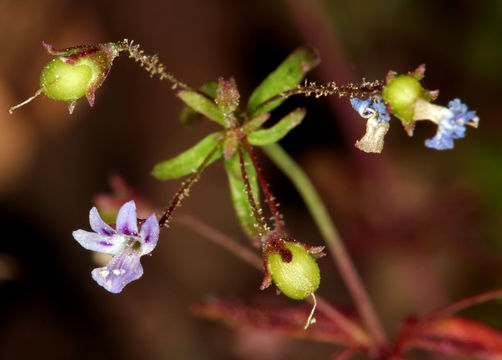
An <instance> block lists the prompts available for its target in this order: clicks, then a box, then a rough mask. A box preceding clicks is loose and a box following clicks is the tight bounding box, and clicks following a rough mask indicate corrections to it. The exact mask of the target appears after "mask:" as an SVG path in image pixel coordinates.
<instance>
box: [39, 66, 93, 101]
mask: <svg viewBox="0 0 502 360" xmlns="http://www.w3.org/2000/svg"><path fill="white" fill-rule="evenodd" d="M92 75H93V73H92V69H91V68H90V67H89V66H88V65H85V64H81V65H74V64H68V63H66V62H64V61H63V60H61V58H56V59H54V60H52V61H51V62H49V63H48V64H47V65H46V66H45V67H44V68H43V70H42V74H41V75H40V86H41V88H42V89H43V92H44V94H45V95H47V96H48V97H50V98H51V99H54V100H60V101H75V100H77V99H79V98H81V97H82V96H84V95H85V93H86V91H87V87H88V86H89V83H90V81H91V78H92Z"/></svg>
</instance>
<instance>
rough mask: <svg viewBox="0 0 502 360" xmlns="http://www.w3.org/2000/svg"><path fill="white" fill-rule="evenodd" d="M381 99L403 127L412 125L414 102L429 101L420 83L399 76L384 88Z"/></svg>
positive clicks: (409, 77) (408, 77)
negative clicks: (419, 100)
mask: <svg viewBox="0 0 502 360" xmlns="http://www.w3.org/2000/svg"><path fill="white" fill-rule="evenodd" d="M382 98H383V99H384V101H385V102H386V103H388V104H389V105H390V107H391V109H392V111H393V112H394V115H396V116H397V117H398V118H399V119H400V120H401V121H402V122H403V124H404V125H405V126H407V125H409V124H412V123H413V115H414V112H415V103H416V101H417V100H418V99H424V100H429V96H428V93H427V91H426V90H425V89H424V88H423V87H422V85H421V84H420V81H419V80H418V79H416V78H415V77H414V76H411V75H399V76H396V77H395V78H393V79H392V80H391V81H390V82H389V83H388V84H387V85H386V86H385V87H384V89H383V91H382Z"/></svg>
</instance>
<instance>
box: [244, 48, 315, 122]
mask: <svg viewBox="0 0 502 360" xmlns="http://www.w3.org/2000/svg"><path fill="white" fill-rule="evenodd" d="M317 64H319V57H318V55H317V53H316V52H315V51H314V50H312V49H310V48H306V47H301V48H298V49H296V50H295V51H294V52H293V53H292V54H291V55H289V56H288V57H287V58H286V59H285V60H284V61H283V62H282V63H281V64H280V65H279V67H277V69H275V70H274V71H273V72H272V73H270V75H268V76H267V77H266V78H265V80H263V81H262V82H261V84H260V85H258V87H257V88H256V89H255V91H254V92H253V93H252V94H251V96H250V98H249V102H248V111H249V113H250V114H251V115H252V116H256V115H259V114H263V113H266V112H270V111H271V110H273V109H275V108H276V107H277V106H279V105H280V104H281V103H282V102H283V101H284V100H283V99H278V100H277V101H273V102H271V103H269V104H266V105H264V106H261V105H262V104H264V103H265V102H266V101H267V100H269V99H271V98H272V97H274V96H276V95H278V94H280V93H282V92H284V91H287V90H291V89H293V88H294V87H295V86H296V85H297V84H299V83H300V81H301V80H302V79H303V77H304V76H305V74H306V73H307V72H309V71H310V70H312V69H313V68H314V67H315V66H316V65H317Z"/></svg>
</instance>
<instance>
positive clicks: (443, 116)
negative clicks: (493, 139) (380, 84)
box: [382, 65, 479, 150]
mask: <svg viewBox="0 0 502 360" xmlns="http://www.w3.org/2000/svg"><path fill="white" fill-rule="evenodd" d="M424 73H425V65H420V66H419V67H418V68H417V69H416V70H415V71H413V72H411V73H409V74H407V75H397V74H396V73H395V72H392V71H390V72H389V73H388V74H387V77H386V80H385V86H384V88H383V91H382V98H383V99H384V101H385V104H386V105H387V107H388V109H389V110H390V112H391V113H392V114H394V115H395V116H396V117H397V118H398V119H399V120H401V122H402V123H403V126H404V128H405V130H406V131H407V132H408V135H410V136H411V135H413V129H414V127H415V123H416V122H417V121H420V120H429V121H432V122H433V123H435V124H436V125H437V126H438V130H437V132H436V135H435V136H434V137H433V138H432V139H428V140H426V141H425V146H427V147H429V148H432V149H437V150H446V149H453V146H454V145H453V140H455V139H459V138H463V137H464V136H465V125H469V126H472V127H477V126H478V123H479V118H478V117H477V116H476V112H475V111H468V109H467V106H466V105H464V104H463V103H462V102H461V101H460V99H454V100H452V101H450V102H449V104H448V107H447V108H446V107H443V106H438V105H434V104H432V103H431V102H432V101H433V100H435V99H436V98H437V96H438V93H439V92H438V91H437V90H436V91H428V90H426V89H424V88H423V86H422V84H421V83H420V80H422V79H423V77H424Z"/></svg>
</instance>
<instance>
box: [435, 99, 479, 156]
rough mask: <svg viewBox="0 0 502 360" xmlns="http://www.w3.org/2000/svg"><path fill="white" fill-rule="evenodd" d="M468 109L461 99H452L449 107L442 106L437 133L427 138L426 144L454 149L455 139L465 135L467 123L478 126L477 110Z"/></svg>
mask: <svg viewBox="0 0 502 360" xmlns="http://www.w3.org/2000/svg"><path fill="white" fill-rule="evenodd" d="M468 110H469V109H468V108H467V106H466V105H465V104H463V103H462V102H461V101H460V99H454V100H452V101H450V102H449V103H448V108H442V116H441V117H440V118H439V119H438V120H437V125H438V130H437V132H436V135H435V136H434V137H433V138H432V139H427V140H425V146H427V147H428V148H432V149H437V150H447V149H453V147H454V144H453V140H454V139H460V138H463V137H464V136H465V125H471V126H474V127H477V125H478V123H479V118H478V117H477V116H476V112H475V111H468Z"/></svg>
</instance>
